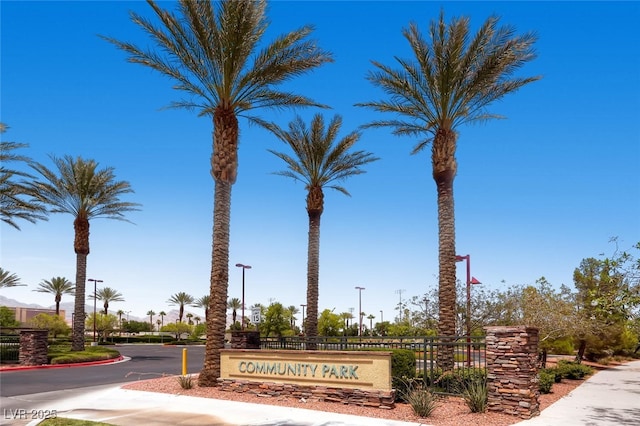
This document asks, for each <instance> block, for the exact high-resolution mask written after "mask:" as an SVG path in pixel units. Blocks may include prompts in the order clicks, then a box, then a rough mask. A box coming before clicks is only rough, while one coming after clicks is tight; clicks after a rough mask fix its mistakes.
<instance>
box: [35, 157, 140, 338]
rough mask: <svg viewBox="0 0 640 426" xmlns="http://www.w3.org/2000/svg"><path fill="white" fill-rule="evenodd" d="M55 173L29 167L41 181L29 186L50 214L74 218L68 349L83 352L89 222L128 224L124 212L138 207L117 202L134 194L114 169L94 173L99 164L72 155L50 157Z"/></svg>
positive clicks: (42, 167) (46, 169) (36, 166)
mask: <svg viewBox="0 0 640 426" xmlns="http://www.w3.org/2000/svg"><path fill="white" fill-rule="evenodd" d="M51 159H52V161H53V163H54V164H55V166H56V168H57V172H58V174H56V172H54V171H52V170H50V169H48V168H47V167H45V166H43V165H41V164H39V163H38V164H33V165H32V167H33V168H34V169H35V170H36V171H37V172H38V173H39V174H40V175H41V177H42V178H43V179H44V180H42V181H33V182H31V183H30V188H31V192H32V194H33V196H34V197H36V198H37V199H38V201H40V202H41V203H42V204H44V205H45V206H47V207H48V208H49V211H50V212H51V213H67V214H70V215H72V216H73V218H74V221H73V229H74V233H75V235H74V242H73V249H74V251H75V253H76V299H75V304H74V320H73V322H74V324H73V340H72V343H71V350H73V351H82V350H84V327H85V323H84V308H85V281H86V279H87V256H88V255H89V222H90V220H91V219H96V218H108V219H116V220H122V221H125V222H129V221H128V220H127V219H126V218H125V217H124V213H126V212H130V211H136V210H139V209H138V208H137V207H138V206H139V204H137V203H130V202H125V201H122V200H121V199H120V197H121V196H122V195H124V194H128V193H131V192H133V190H132V189H131V185H129V183H128V182H126V181H116V180H115V175H114V169H113V168H112V167H107V168H105V169H102V170H97V167H98V163H96V162H95V161H94V160H84V159H82V158H80V157H78V158H77V159H73V157H71V156H65V157H64V158H56V157H51Z"/></svg>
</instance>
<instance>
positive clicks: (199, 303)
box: [191, 294, 226, 321]
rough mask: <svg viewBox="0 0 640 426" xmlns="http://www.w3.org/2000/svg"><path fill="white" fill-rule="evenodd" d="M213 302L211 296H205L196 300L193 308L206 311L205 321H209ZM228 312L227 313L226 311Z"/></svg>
mask: <svg viewBox="0 0 640 426" xmlns="http://www.w3.org/2000/svg"><path fill="white" fill-rule="evenodd" d="M210 301H211V296H210V295H208V294H207V295H205V296H202V297H199V298H197V299H196V300H195V302H193V305H191V306H193V307H195V308H201V309H203V310H204V320H205V321H207V318H209V303H210ZM225 312H226V311H225Z"/></svg>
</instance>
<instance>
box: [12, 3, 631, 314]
mask: <svg viewBox="0 0 640 426" xmlns="http://www.w3.org/2000/svg"><path fill="white" fill-rule="evenodd" d="M163 4H164V5H165V7H169V8H171V7H172V4H171V3H170V2H167V3H163ZM441 9H443V10H444V11H445V13H446V16H447V18H451V17H452V16H461V15H466V16H469V17H470V18H471V24H472V26H473V27H474V28H477V26H479V25H480V24H481V23H482V22H483V21H484V20H485V19H486V18H487V17H488V16H490V15H492V14H497V15H499V16H501V17H502V19H501V22H502V23H503V24H509V25H514V26H515V27H516V28H517V29H518V31H519V32H527V31H535V32H536V33H537V34H538V37H539V41H538V43H537V44H536V50H537V53H538V58H537V59H535V60H534V61H533V62H531V63H529V64H527V65H526V66H525V67H524V68H523V69H522V75H542V76H543V78H542V80H540V81H538V82H536V83H533V84H531V85H529V86H527V87H524V88H523V89H521V90H520V91H519V92H517V93H516V94H514V95H511V96H508V97H507V98H505V99H503V100H501V101H499V102H497V103H496V104H494V105H493V107H492V108H491V111H492V112H494V113H497V114H501V115H504V116H506V117H507V119H506V120H494V121H492V122H489V123H486V124H482V125H473V126H465V127H462V128H460V129H459V139H458V151H457V159H458V174H457V177H456V181H455V184H454V185H455V186H454V188H455V189H454V194H455V200H456V205H455V207H456V239H457V250H458V253H459V254H461V255H465V254H470V255H471V269H472V271H471V272H472V275H474V276H475V277H477V278H478V279H479V280H480V281H481V282H482V283H483V284H482V285H483V286H486V288H488V289H499V288H504V287H505V286H506V285H512V284H531V283H534V282H535V280H536V279H537V278H539V277H541V276H545V277H546V278H547V279H548V280H549V281H550V282H551V283H552V284H554V285H557V286H559V285H560V284H563V283H564V284H568V285H571V284H572V274H573V270H574V269H575V268H576V267H577V266H578V265H579V263H580V260H581V259H583V258H586V257H597V256H598V255H599V254H601V253H606V254H609V253H611V252H612V250H613V249H614V247H613V245H611V244H609V243H608V240H609V238H610V237H614V236H617V237H619V239H620V246H621V248H628V247H630V246H631V245H632V244H633V243H635V242H637V241H639V240H640V177H639V174H638V168H639V166H640V124H639V123H640V64H639V62H640V59H639V58H640V48H639V43H638V40H639V39H640V37H638V36H639V34H638V32H639V31H638V29H637V22H638V21H639V19H640V3H637V2H622V3H615V2H567V3H560V2H272V3H270V5H269V18H270V20H271V26H270V27H269V30H268V32H267V34H266V39H268V40H271V39H273V37H274V36H275V35H276V34H281V33H283V32H286V31H290V30H292V29H294V28H298V27H300V26H302V25H304V24H313V25H314V26H315V27H316V31H315V33H314V38H315V39H316V40H317V41H318V44H319V45H320V46H321V47H322V48H324V49H327V50H329V51H331V52H333V54H334V56H335V62H334V63H332V64H329V65H326V66H324V67H323V68H321V69H319V70H316V71H315V72H313V73H312V74H309V75H306V76H304V77H301V78H298V79H296V80H294V81H291V82H290V83H288V84H287V85H286V87H287V88H288V89H290V90H292V91H298V92H300V93H303V94H305V95H307V96H310V97H312V98H314V99H316V100H317V101H318V102H321V103H325V104H328V105H330V106H332V107H333V110H330V111H324V114H325V116H326V117H327V118H329V117H331V116H333V114H340V115H342V116H343V119H344V124H343V133H342V135H346V134H347V133H348V132H350V131H352V130H355V129H356V128H357V127H358V126H359V125H361V124H364V123H366V122H369V121H371V120H373V119H376V118H380V116H378V115H376V114H375V113H373V112H372V111H369V110H365V109H362V108H356V107H355V106H354V104H355V103H357V102H365V101H371V100H378V99H380V98H382V97H383V95H382V93H381V92H380V91H378V90H377V89H376V88H374V87H373V86H372V85H371V84H370V83H369V82H368V81H367V80H366V79H365V76H366V74H367V72H368V71H369V70H371V69H372V66H371V64H370V61H371V60H377V61H380V62H382V63H385V64H390V65H393V64H394V59H393V58H394V56H398V57H402V58H408V57H410V52H409V49H408V44H407V42H406V40H405V39H404V38H403V37H402V35H401V30H402V28H404V27H406V26H407V25H408V24H409V22H411V21H413V22H416V23H417V24H418V25H419V27H420V28H421V29H422V31H423V32H424V33H426V32H427V29H428V25H429V23H430V21H431V20H433V19H437V17H438V14H439V13H440V10H441ZM129 10H135V11H137V12H139V13H141V14H143V15H145V16H151V13H150V12H151V10H150V8H149V7H148V6H147V4H146V3H145V2H140V1H138V2H113V1H112V2H92V1H75V2H55V1H48V2H31V1H20V2H13V1H4V0H3V1H2V2H1V3H0V14H1V43H2V45H1V86H0V91H1V98H0V101H1V103H0V108H1V109H0V120H1V121H2V122H4V123H6V124H7V125H9V126H10V129H9V131H8V132H7V133H5V134H4V135H3V140H10V141H18V142H25V143H28V144H29V145H30V146H29V148H28V149H27V150H24V151H23V154H27V155H29V156H30V157H32V158H34V159H35V160H38V161H40V162H43V163H45V164H46V165H48V166H50V165H51V163H50V162H49V159H48V157H47V155H49V154H54V155H56V156H63V155H67V154H69V155H72V156H77V155H80V156H82V157H85V158H93V159H95V160H97V161H98V162H99V163H100V164H101V165H103V166H112V167H114V168H115V173H116V175H117V177H118V178H119V179H122V180H127V181H129V182H130V183H131V185H132V187H133V189H134V190H135V194H133V195H131V196H130V197H127V200H128V201H134V202H139V203H141V204H142V205H143V207H142V210H141V211H140V212H136V213H132V214H130V215H129V218H130V220H131V221H133V222H134V223H135V224H134V225H132V224H128V223H124V222H119V221H111V220H104V219H102V220H94V221H92V223H91V237H90V242H91V254H90V255H89V257H88V267H87V275H88V277H91V278H96V279H102V280H103V281H104V285H106V286H110V287H113V288H115V289H117V290H119V291H120V292H121V293H123V295H124V297H125V299H126V301H125V302H115V303H112V306H111V308H112V309H114V310H118V309H122V310H124V311H131V315H132V316H139V317H144V316H145V314H146V312H147V311H148V310H150V309H153V310H155V311H156V312H159V311H161V310H165V311H167V310H170V309H172V307H171V306H169V305H168V304H167V303H166V301H167V299H168V298H169V297H170V296H171V295H172V294H174V293H176V292H178V291H185V292H187V293H190V294H192V295H193V296H195V297H199V296H202V295H205V294H208V289H209V273H210V260H211V232H212V208H213V182H212V179H211V177H210V174H209V157H210V154H211V131H212V124H211V121H210V119H208V118H198V117H197V116H196V114H194V113H192V112H189V111H184V110H171V109H162V108H163V107H164V106H166V105H168V104H169V103H170V102H171V101H172V100H175V99H178V98H179V96H180V94H179V93H177V92H176V91H174V90H172V89H171V86H172V82H171V81H169V80H168V79H166V78H164V77H162V76H160V75H158V74H156V73H154V72H152V71H151V70H149V69H147V68H144V67H142V66H140V65H134V64H129V63H127V62H126V61H125V54H124V53H123V52H121V51H118V50H116V49H115V48H114V47H113V46H112V45H110V44H108V43H106V42H105V41H103V40H101V39H100V38H99V37H98V36H97V34H103V35H108V36H112V37H114V38H118V39H121V40H126V41H132V42H135V43H136V44H140V45H146V43H147V41H146V39H145V38H144V36H143V34H142V32H141V31H140V30H139V29H138V28H137V27H136V26H135V25H134V24H133V23H132V22H131V21H130V20H129V17H128V11H129ZM299 112H300V113H301V115H302V116H303V117H305V118H310V117H311V116H312V115H313V114H314V113H316V112H317V111H316V110H305V111H299ZM259 114H260V116H261V117H263V118H265V119H269V120H273V121H276V122H277V123H279V124H280V125H282V126H286V125H287V123H288V122H289V121H291V120H292V119H293V117H294V114H295V112H294V111H277V112H271V111H262V112H260V113H259ZM240 125H241V134H240V150H239V156H240V157H239V175H238V180H237V183H236V184H235V185H234V188H233V195H232V217H231V246H230V265H231V269H230V275H229V277H230V281H229V296H230V297H240V296H241V277H242V274H241V270H240V269H239V268H235V267H233V265H235V264H236V263H244V264H249V265H251V266H252V267H253V268H252V269H251V270H249V271H247V273H246V303H247V305H248V306H249V305H251V304H253V303H263V304H268V303H269V302H270V301H271V300H274V301H279V302H282V303H283V304H284V305H285V306H289V305H296V306H299V305H300V304H302V303H306V246H307V226H308V223H307V215H306V211H305V196H306V194H305V191H304V187H303V185H301V184H300V183H295V182H294V181H292V180H289V179H285V178H283V177H280V176H276V175H273V174H271V173H272V172H274V171H279V170H283V169H284V166H283V164H280V160H279V159H277V158H276V157H275V156H273V155H272V154H270V153H268V152H267V149H276V150H285V147H284V146H283V145H282V144H281V142H279V141H278V140H276V139H275V138H274V137H273V136H272V135H270V134H268V133H266V132H265V131H263V130H262V129H259V128H256V127H251V126H249V125H248V124H247V123H246V121H241V122H240ZM414 145H415V141H414V140H412V139H411V138H399V137H396V136H393V135H391V134H390V132H389V130H385V129H378V130H367V131H365V132H363V134H362V137H361V141H360V149H365V150H368V151H371V152H372V153H374V154H375V155H376V156H378V157H380V158H381V160H380V161H378V162H375V163H373V164H371V165H369V166H368V167H367V173H366V174H364V175H361V176H356V177H354V178H352V179H351V180H349V181H346V182H344V186H345V187H346V188H347V189H348V190H349V191H350V193H351V194H352V197H345V196H344V195H342V194H340V193H337V192H335V191H334V192H330V191H328V192H326V194H325V211H324V214H323V216H322V225H321V249H320V301H319V307H320V309H321V310H322V309H324V308H329V309H335V312H336V313H339V312H345V311H348V309H349V308H355V311H356V312H357V309H358V291H357V290H355V288H354V287H355V286H362V287H365V290H364V291H363V292H362V310H363V311H364V312H366V313H367V314H373V315H375V316H376V319H375V320H374V321H378V320H379V319H380V311H383V315H384V319H385V320H393V318H394V317H395V316H396V315H397V311H395V310H394V308H395V307H396V306H397V304H398V302H399V297H400V294H399V293H398V290H402V293H401V294H402V296H401V297H402V298H403V299H404V300H406V299H407V298H410V297H411V296H421V295H423V294H424V293H426V292H428V291H430V290H431V289H433V288H434V287H435V286H436V285H437V273H438V266H437V265H438V262H437V248H438V236H437V212H436V193H435V184H434V183H433V180H432V178H431V165H430V158H429V150H426V151H425V152H423V153H421V154H418V155H414V156H411V155H409V154H410V151H411V149H412V148H413V146H414ZM72 220H73V219H72V218H71V217H70V216H66V215H54V216H51V218H50V220H49V221H48V222H39V223H37V224H36V225H32V224H29V223H26V222H23V223H21V228H22V231H16V230H14V229H13V228H10V227H8V226H6V225H4V224H2V225H0V232H1V247H0V248H1V261H0V265H1V266H2V267H3V268H4V269H7V270H9V271H11V272H13V273H16V274H17V275H18V276H19V277H20V278H21V279H22V282H24V283H25V284H28V286H27V287H19V288H10V289H3V291H2V295H3V296H6V297H9V298H13V299H18V300H20V301H22V302H31V303H39V304H42V305H50V304H52V298H51V297H50V295H47V294H42V293H36V292H33V291H31V290H32V289H34V288H35V287H36V285H37V284H38V283H39V282H40V281H41V280H43V279H50V278H51V277H54V276H64V277H67V278H68V279H70V280H73V279H74V277H75V254H74V253H73V224H72ZM464 274H465V269H464V265H463V264H462V263H461V264H459V267H458V276H459V277H460V278H461V279H462V280H464ZM64 300H65V299H64V298H63V301H64ZM70 300H71V298H69V299H67V301H70ZM192 311H193V312H197V310H196V309H192Z"/></svg>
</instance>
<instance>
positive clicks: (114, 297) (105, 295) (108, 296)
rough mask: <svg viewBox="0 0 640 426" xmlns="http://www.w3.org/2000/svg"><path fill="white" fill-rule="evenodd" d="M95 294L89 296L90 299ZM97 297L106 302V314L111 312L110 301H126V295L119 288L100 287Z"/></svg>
mask: <svg viewBox="0 0 640 426" xmlns="http://www.w3.org/2000/svg"><path fill="white" fill-rule="evenodd" d="M93 298H94V295H93V294H92V295H91V296H89V299H93ZM95 298H96V299H98V300H100V301H101V302H104V304H103V305H102V306H104V314H105V315H108V314H109V302H124V296H123V295H122V294H121V293H120V292H119V291H117V290H115V289H113V288H111V287H104V288H99V289H98V290H97V291H96V295H95Z"/></svg>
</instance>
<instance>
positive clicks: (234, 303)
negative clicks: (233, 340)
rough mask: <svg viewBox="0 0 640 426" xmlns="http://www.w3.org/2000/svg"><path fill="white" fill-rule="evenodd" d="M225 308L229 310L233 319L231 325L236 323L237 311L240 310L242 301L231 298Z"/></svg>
mask: <svg viewBox="0 0 640 426" xmlns="http://www.w3.org/2000/svg"><path fill="white" fill-rule="evenodd" d="M227 308H229V309H231V310H232V311H231V317H232V318H233V323H234V324H235V323H236V318H237V317H238V309H240V308H242V301H241V300H240V299H238V298H237V297H232V298H231V299H229V302H228V303H227Z"/></svg>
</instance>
